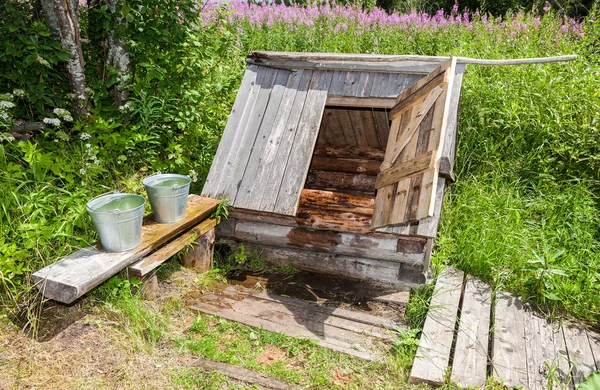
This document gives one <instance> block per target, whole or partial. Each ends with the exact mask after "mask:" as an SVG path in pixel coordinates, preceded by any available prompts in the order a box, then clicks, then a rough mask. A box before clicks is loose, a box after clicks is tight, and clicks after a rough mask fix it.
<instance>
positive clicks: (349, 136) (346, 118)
mask: <svg viewBox="0 0 600 390" xmlns="http://www.w3.org/2000/svg"><path fill="white" fill-rule="evenodd" d="M333 120H334V121H337V122H338V123H339V124H340V129H341V130H342V133H343V138H344V140H345V141H346V142H345V144H346V145H350V146H359V143H358V142H359V141H358V138H357V137H356V134H355V133H354V128H353V126H352V118H350V115H349V113H348V111H347V110H343V109H336V110H335V116H334V118H333ZM361 146H366V145H361Z"/></svg>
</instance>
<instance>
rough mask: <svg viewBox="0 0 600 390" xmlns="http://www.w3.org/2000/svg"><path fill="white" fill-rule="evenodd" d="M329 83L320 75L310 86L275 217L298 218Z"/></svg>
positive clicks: (280, 190)
mask: <svg viewBox="0 0 600 390" xmlns="http://www.w3.org/2000/svg"><path fill="white" fill-rule="evenodd" d="M330 82H331V74H330V73H327V72H318V73H316V74H315V75H314V76H313V82H312V83H311V88H310V89H309V92H308V96H307V99H306V103H305V105H304V108H303V109H302V115H301V119H300V122H299V124H298V130H297V131H296V135H295V137H294V142H293V145H294V147H293V148H292V150H291V152H290V155H289V158H288V160H287V165H286V168H285V174H284V176H283V181H282V183H281V187H280V188H279V194H278V195H277V202H276V204H275V210H274V211H275V212H276V213H280V214H287V215H294V214H296V210H297V208H298V201H299V199H300V192H301V191H302V187H303V184H304V181H305V179H306V174H307V172H308V167H309V165H310V159H311V157H312V153H313V149H314V147H315V143H316V141H317V135H318V132H319V127H320V124H321V117H322V115H323V110H324V109H325V99H326V98H327V90H328V88H329V83H330Z"/></svg>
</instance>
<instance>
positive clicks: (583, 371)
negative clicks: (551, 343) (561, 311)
mask: <svg viewBox="0 0 600 390" xmlns="http://www.w3.org/2000/svg"><path fill="white" fill-rule="evenodd" d="M563 333H564V336H565V342H566V344H567V353H568V354H569V361H570V362H571V379H572V381H573V384H574V386H575V387H577V386H578V385H579V384H580V383H583V382H585V380H586V379H587V377H588V376H590V375H592V374H594V373H595V372H596V362H595V360H594V354H593V352H592V349H591V348H590V343H589V340H588V338H587V334H586V332H585V329H583V328H582V327H579V326H577V325H575V324H573V323H565V324H563Z"/></svg>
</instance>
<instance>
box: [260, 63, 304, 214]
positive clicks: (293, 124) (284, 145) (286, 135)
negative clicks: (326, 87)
mask: <svg viewBox="0 0 600 390" xmlns="http://www.w3.org/2000/svg"><path fill="white" fill-rule="evenodd" d="M298 73H299V77H300V84H299V86H298V92H297V93H296V96H295V97H294V103H293V104H292V108H291V112H290V115H289V117H288V118H287V120H286V122H285V126H284V129H283V134H282V135H281V139H280V142H279V147H278V148H277V154H276V156H275V158H274V160H273V162H274V163H273V164H270V169H269V172H266V173H265V174H264V177H271V178H272V179H271V184H270V186H269V189H270V190H269V191H265V192H264V193H263V196H262V200H261V203H260V210H263V211H270V212H273V211H275V205H276V202H277V195H278V194H279V189H280V188H281V183H282V181H283V178H284V176H285V173H286V168H287V161H288V159H289V156H290V153H291V151H292V148H293V147H294V146H295V145H294V139H295V135H296V132H297V131H298V130H297V129H298V124H299V122H300V118H301V116H302V112H303V110H302V109H303V107H304V104H305V102H306V98H307V96H308V90H309V86H310V82H311V80H312V76H313V72H312V71H299V72H298Z"/></svg>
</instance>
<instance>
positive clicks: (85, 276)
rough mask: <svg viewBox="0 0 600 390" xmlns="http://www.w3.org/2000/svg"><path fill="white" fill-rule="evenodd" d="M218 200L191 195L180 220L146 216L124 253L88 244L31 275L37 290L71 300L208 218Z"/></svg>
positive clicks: (48, 296)
mask: <svg viewBox="0 0 600 390" xmlns="http://www.w3.org/2000/svg"><path fill="white" fill-rule="evenodd" d="M218 204H219V201H218V200H215V199H210V198H204V197H201V196H198V195H190V197H189V198H188V203H187V212H186V216H185V218H184V219H183V220H181V221H179V222H174V223H158V222H155V221H154V220H153V219H151V218H146V219H145V221H144V226H143V227H142V239H141V242H140V244H139V245H138V246H137V247H135V248H133V249H130V250H128V251H126V252H118V253H108V252H105V251H104V250H101V249H99V248H98V247H96V246H90V247H87V248H83V249H80V250H78V251H77V252H75V253H73V254H71V255H69V256H67V257H65V258H64V259H62V260H59V261H57V262H56V263H54V264H51V265H49V266H47V267H45V268H43V269H41V270H39V271H37V272H35V273H34V274H33V275H32V277H33V280H34V281H35V283H36V285H37V287H38V289H39V290H40V291H41V292H42V294H43V295H44V296H45V297H46V298H49V299H53V300H56V301H59V302H63V303H71V302H73V301H75V300H76V299H77V298H79V297H80V296H82V295H83V294H85V293H86V292H88V291H90V290H91V289H93V288H94V287H96V286H98V285H99V284H100V283H102V282H104V281H105V280H107V279H108V278H110V277H111V276H113V275H115V274H116V273H118V272H119V271H121V270H123V269H124V268H126V267H127V266H129V265H131V264H133V263H134V262H135V261H136V260H138V259H140V258H141V257H143V256H145V255H147V254H149V253H151V252H152V251H154V250H156V249H157V248H159V247H160V246H162V245H163V244H165V243H166V242H168V241H169V240H170V239H172V238H173V237H175V236H177V235H178V234H180V233H182V232H184V231H186V230H188V229H189V228H191V227H192V226H194V225H197V224H198V223H199V222H200V221H202V220H203V219H205V218H207V217H208V216H210V215H211V214H212V212H213V211H214V210H215V209H216V208H217V205H218Z"/></svg>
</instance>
